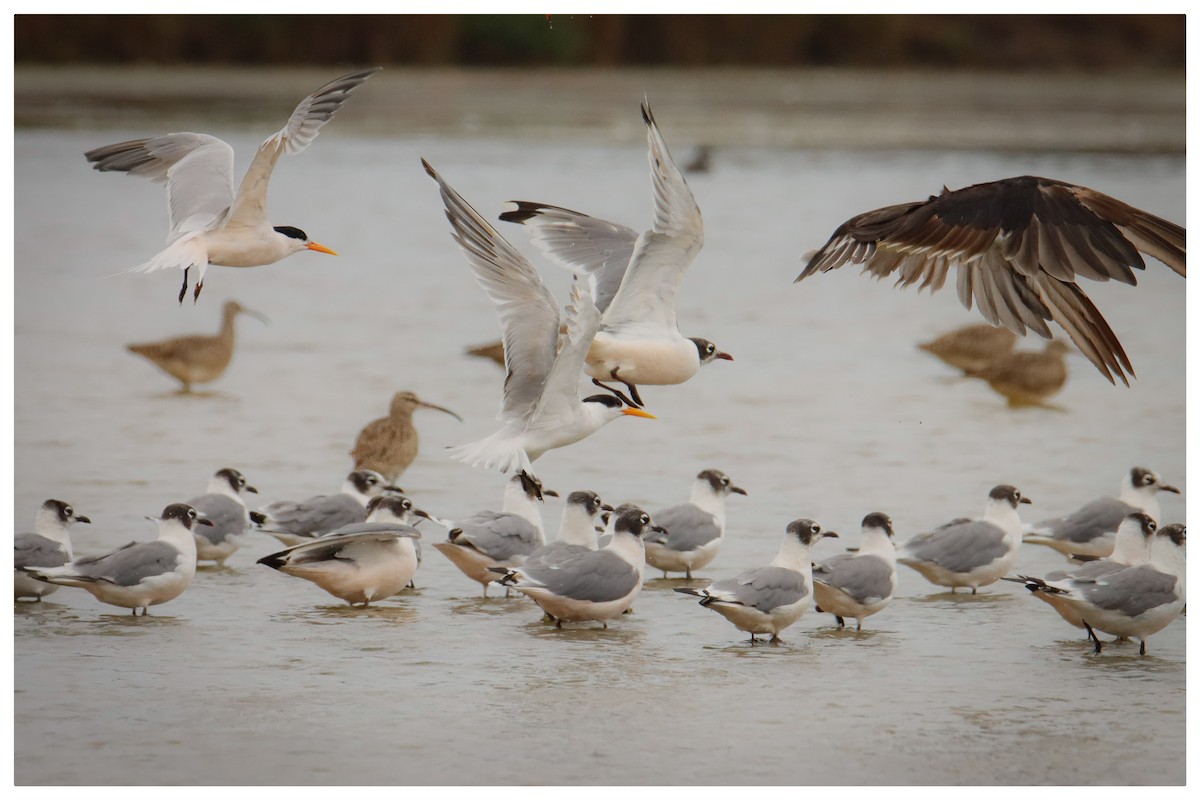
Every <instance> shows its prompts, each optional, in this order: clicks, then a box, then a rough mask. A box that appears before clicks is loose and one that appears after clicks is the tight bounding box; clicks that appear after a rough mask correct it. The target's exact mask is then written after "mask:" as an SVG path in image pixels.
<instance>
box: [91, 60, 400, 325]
mask: <svg viewBox="0 0 1200 800" xmlns="http://www.w3.org/2000/svg"><path fill="white" fill-rule="evenodd" d="M378 71H379V69H378V68H376V69H369V70H363V71H362V72H353V73H351V74H349V75H343V76H342V77H340V78H338V79H336V80H333V81H330V82H329V83H327V84H325V85H324V86H322V87H321V88H320V89H318V90H317V91H315V92H313V93H312V94H310V95H309V96H308V97H306V98H304V99H303V100H301V101H300V105H298V106H296V109H295V110H294V111H293V112H292V116H291V118H290V119H288V122H287V125H285V126H284V127H283V128H282V129H281V130H280V131H279V132H277V133H276V134H275V135H274V136H271V137H270V138H269V139H267V140H266V141H265V142H263V143H262V144H261V145H260V146H259V148H258V152H257V153H255V154H254V160H253V161H252V162H251V163H250V169H248V170H246V175H245V177H243V178H242V185H241V188H240V189H238V191H237V193H236V194H235V193H234V191H233V148H232V147H230V146H229V145H228V144H226V143H225V142H223V141H221V140H220V139H218V138H217V137H215V136H209V135H208V134H205V133H169V134H167V135H166V136H158V137H155V138H151V139H134V140H132V141H128V142H119V143H118V144H110V145H107V146H105V147H97V148H96V149H95V150H89V151H88V152H87V153H85V154H84V156H85V157H86V158H87V160H88V161H89V162H91V163H93V164H95V169H97V170H99V171H101V172H126V173H129V174H130V175H140V176H142V177H146V178H149V179H150V180H153V181H166V183H167V204H168V207H169V210H170V220H169V221H170V231H169V233H168V234H167V247H166V249H165V250H163V251H161V252H160V253H158V255H156V256H154V258H152V259H150V260H149V261H147V262H146V263H144V264H141V265H139V266H136V267H133V268H132V269H129V270H126V272H154V271H155V270H160V269H172V268H175V269H181V270H183V288H181V289H180V290H179V302H180V303H182V302H183V296H184V295H185V294H186V293H187V287H188V272H189V271H190V270H191V269H192V267H195V268H196V270H197V274H196V287H195V290H194V292H193V295H192V296H193V299H194V300H198V299H199V298H200V290H201V289H203V288H204V272H205V270H207V269H208V265H209V264H215V265H216V266H220V267H258V266H262V265H263V264H273V263H275V262H276V261H279V260H280V259H282V258H286V257H287V256H290V255H291V254H292V253H298V252H300V251H301V250H314V251H316V252H318V253H329V254H330V255H337V253H334V252H333V251H332V250H330V249H329V248H328V247H326V246H324V245H321V244H317V243H316V242H313V241H309V238H308V235H307V234H305V233H304V231H302V230H300V229H299V228H293V227H291V226H288V225H282V226H275V227H272V226H271V223H270V222H268V220H267V184H268V182H269V181H270V180H271V172H272V171H273V170H274V169H275V162H276V161H278V160H279V156H281V155H282V154H284V153H287V154H289V155H294V154H296V153H299V152H300V151H302V150H303V149H304V148H306V147H308V146H309V144H311V143H312V140H313V139H315V138H316V137H317V133H318V132H320V130H321V127H322V126H323V125H324V124H325V123H326V122H328V121H329V120H330V119H332V118H333V115H334V114H336V113H337V111H338V109H339V108H340V107H341V105H342V103H344V102H346V98H348V97H349V96H350V93H351V92H353V91H354V90H355V89H356V88H357V87H358V86H359V85H360V84H361V83H362V82H363V81H365V80H366V79H367V78H369V77H371V76H372V75H374V74H375V73H376V72H378Z"/></svg>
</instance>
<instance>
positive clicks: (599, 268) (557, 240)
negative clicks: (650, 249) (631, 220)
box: [500, 200, 638, 314]
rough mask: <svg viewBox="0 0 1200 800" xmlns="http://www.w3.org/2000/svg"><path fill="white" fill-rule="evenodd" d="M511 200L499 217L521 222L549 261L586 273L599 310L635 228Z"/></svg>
mask: <svg viewBox="0 0 1200 800" xmlns="http://www.w3.org/2000/svg"><path fill="white" fill-rule="evenodd" d="M512 202H513V203H514V205H515V206H516V208H515V209H513V210H509V211H505V212H504V213H503V214H501V215H500V219H501V220H503V221H504V222H516V223H520V224H522V225H524V226H525V227H526V228H528V229H529V238H530V240H531V241H532V242H533V243H534V245H536V246H537V248H538V249H539V250H541V251H542V252H543V253H545V254H546V255H547V256H549V257H550V259H551V260H552V261H554V262H555V263H557V264H558V265H559V266H561V267H565V268H566V269H569V270H571V272H574V273H576V274H578V275H586V276H587V277H588V280H589V282H590V284H591V290H592V300H593V302H595V304H596V308H597V309H598V310H599V311H600V313H602V314H603V313H604V311H605V310H606V309H607V308H608V306H609V304H610V303H611V302H612V299H613V297H614V296H615V295H616V293H617V289H619V288H620V286H621V279H622V278H624V277H625V268H626V267H628V266H629V259H630V258H631V257H632V256H633V248H634V245H635V244H636V243H637V238H638V232H637V231H635V230H634V229H633V228H627V227H625V226H624V225H618V224H616V223H615V222H608V221H606V220H602V219H597V218H596V217H589V216H588V215H587V214H580V213H579V212H578V211H571V210H570V209H567V208H560V207H559V206H551V205H545V204H543V203H530V202H527V201H524V200H514V201H512Z"/></svg>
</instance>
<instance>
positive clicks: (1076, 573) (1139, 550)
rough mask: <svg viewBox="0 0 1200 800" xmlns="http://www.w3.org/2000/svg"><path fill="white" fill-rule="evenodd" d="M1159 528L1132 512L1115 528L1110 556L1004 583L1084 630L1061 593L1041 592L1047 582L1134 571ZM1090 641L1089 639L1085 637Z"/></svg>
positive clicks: (1080, 620) (1023, 576) (1022, 576)
mask: <svg viewBox="0 0 1200 800" xmlns="http://www.w3.org/2000/svg"><path fill="white" fill-rule="evenodd" d="M1157 530H1158V524H1157V523H1156V522H1155V521H1154V520H1153V519H1151V518H1150V516H1149V515H1148V514H1143V513H1142V512H1141V511H1135V512H1133V513H1132V514H1130V515H1129V516H1127V517H1126V518H1125V519H1124V521H1122V522H1121V525H1120V526H1119V527H1118V528H1117V536H1116V543H1115V545H1114V546H1113V551H1112V555H1111V556H1109V557H1108V558H1098V559H1096V560H1094V561H1087V562H1085V563H1084V564H1083V565H1082V566H1079V567H1077V568H1075V569H1072V570H1062V569H1060V570H1055V571H1054V572H1047V573H1046V574H1045V576H1044V577H1042V578H1032V577H1029V576H1028V575H1018V576H1017V577H1015V578H1005V579H1004V580H1006V581H1012V582H1014V583H1023V584H1025V586H1026V588H1027V589H1029V591H1031V592H1033V596H1034V597H1036V598H1037V599H1039V600H1042V601H1043V602H1045V603H1046V604H1047V605H1049V606H1050V607H1051V608H1053V609H1054V610H1055V611H1057V612H1058V614H1059V616H1060V617H1062V618H1063V619H1065V620H1066V621H1067V622H1069V623H1070V624H1072V625H1074V626H1075V627H1076V628H1079V629H1080V630H1083V629H1084V628H1086V627H1087V626H1086V624H1085V623H1084V621H1083V617H1082V616H1080V615H1079V612H1078V611H1077V610H1076V609H1075V606H1073V605H1072V604H1071V603H1068V602H1067V601H1066V599H1065V597H1064V595H1063V594H1062V593H1060V592H1052V591H1042V590H1043V589H1047V588H1048V584H1047V583H1046V582H1047V581H1052V582H1056V583H1058V582H1062V581H1070V580H1082V581H1094V580H1096V579H1098V578H1101V577H1103V576H1105V575H1108V574H1109V573H1112V572H1117V571H1119V570H1123V569H1125V568H1126V567H1136V566H1138V565H1139V564H1145V563H1146V562H1147V561H1149V560H1150V543H1151V541H1153V539H1154V533H1155V531H1157ZM1088 638H1089V639H1090V638H1091V635H1090V634H1089V635H1088Z"/></svg>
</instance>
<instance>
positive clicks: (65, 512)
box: [63, 506, 75, 517]
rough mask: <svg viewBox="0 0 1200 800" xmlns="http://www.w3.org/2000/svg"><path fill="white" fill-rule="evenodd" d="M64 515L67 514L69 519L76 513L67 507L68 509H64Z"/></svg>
mask: <svg viewBox="0 0 1200 800" xmlns="http://www.w3.org/2000/svg"><path fill="white" fill-rule="evenodd" d="M63 513H64V514H66V515H67V516H68V517H69V516H71V515H72V514H74V513H75V511H74V509H72V508H71V507H70V506H67V507H66V508H64V509H63Z"/></svg>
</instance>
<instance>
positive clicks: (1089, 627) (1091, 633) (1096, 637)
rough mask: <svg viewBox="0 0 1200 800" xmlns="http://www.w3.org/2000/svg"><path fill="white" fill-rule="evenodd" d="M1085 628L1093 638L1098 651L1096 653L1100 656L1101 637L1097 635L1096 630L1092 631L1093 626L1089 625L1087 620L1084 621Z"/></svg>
mask: <svg viewBox="0 0 1200 800" xmlns="http://www.w3.org/2000/svg"><path fill="white" fill-rule="evenodd" d="M1083 627H1085V628H1087V632H1088V636H1090V637H1091V638H1092V641H1093V642H1095V643H1096V649H1095V651H1094V652H1095V653H1096V654H1099V653H1100V637H1099V636H1097V635H1096V632H1095V631H1094V630H1092V626H1091V625H1089V624H1088V622H1087V620H1084V621H1083Z"/></svg>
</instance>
